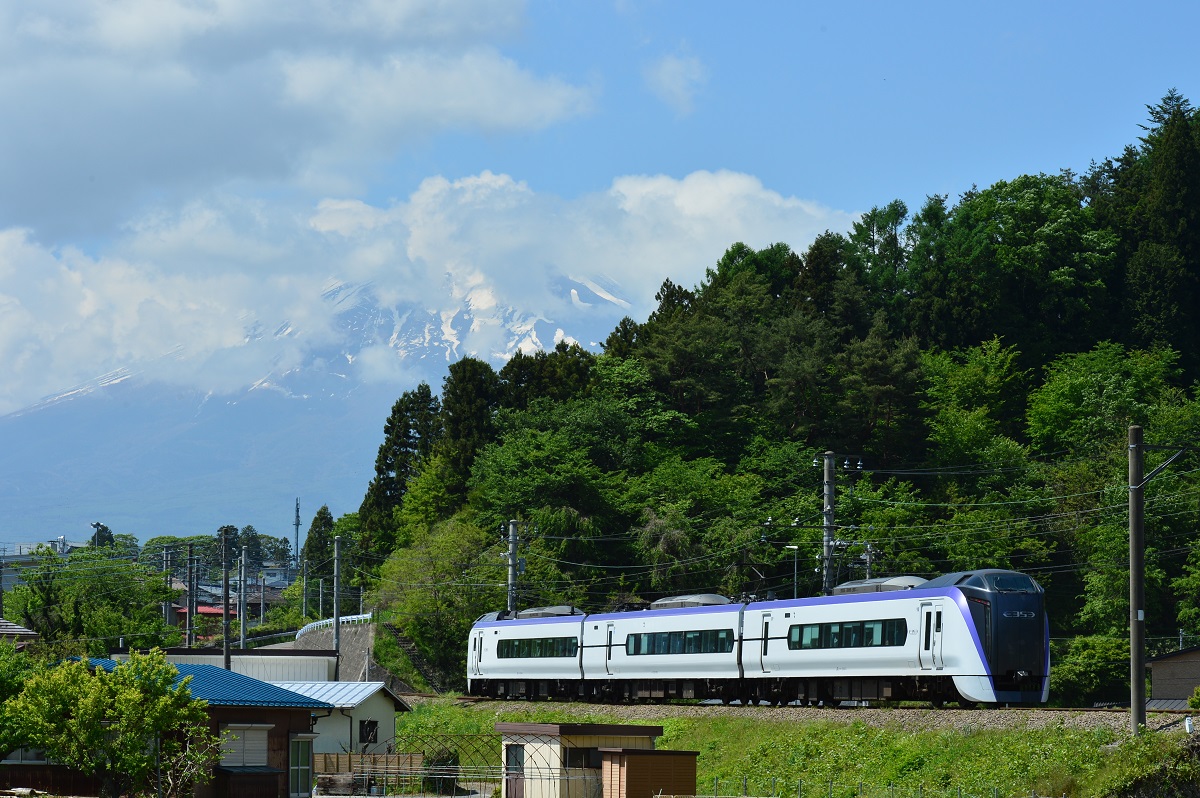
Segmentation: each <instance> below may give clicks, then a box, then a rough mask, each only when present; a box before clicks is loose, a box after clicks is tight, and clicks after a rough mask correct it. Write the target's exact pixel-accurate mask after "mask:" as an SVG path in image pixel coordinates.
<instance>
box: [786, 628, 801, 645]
mask: <svg viewBox="0 0 1200 798" xmlns="http://www.w3.org/2000/svg"><path fill="white" fill-rule="evenodd" d="M799 648H800V626H799V625H798V624H793V625H792V626H789V627H788V649H789V650H790V651H796V650H798V649H799Z"/></svg>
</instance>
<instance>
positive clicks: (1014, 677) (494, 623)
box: [467, 570, 1050, 704]
mask: <svg viewBox="0 0 1200 798" xmlns="http://www.w3.org/2000/svg"><path fill="white" fill-rule="evenodd" d="M1048 635H1049V627H1048V623H1047V620H1046V615H1045V608H1044V601H1043V594H1042V590H1041V587H1040V586H1039V585H1038V584H1037V583H1036V582H1035V581H1034V580H1033V579H1031V578H1030V577H1028V576H1026V575H1024V574H1020V573H1017V572H1013V571H1001V570H980V571H968V572H962V573H956V574H948V575H946V576H943V577H938V578H937V579H934V580H931V581H928V582H925V581H924V580H921V579H919V578H916V577H903V578H898V579H897V578H893V579H891V580H872V581H871V582H862V583H854V584H853V585H847V586H839V588H838V589H837V590H835V595H833V596H828V597H819V598H806V599H790V600H770V601H750V602H730V601H729V600H728V599H725V598H723V597H721V596H715V595H711V594H703V595H696V596H682V597H676V598H671V599H664V600H660V601H659V602H655V604H653V605H651V606H650V608H649V609H641V610H632V611H626V612H609V613H600V614H593V615H583V614H581V613H580V612H579V611H578V610H576V609H574V608H566V607H558V608H541V609H538V610H527V611H524V612H522V613H515V614H514V615H513V616H511V617H508V616H506V615H505V614H503V613H491V614H489V615H485V616H483V617H482V618H480V619H479V621H478V622H476V625H475V627H474V628H473V629H472V631H471V638H470V641H469V643H468V669H467V670H468V674H467V676H468V690H469V692H471V693H472V694H478V695H489V696H515V697H531V698H532V697H541V696H546V697H553V696H562V697H572V698H591V699H602V700H623V699H665V698H720V699H723V700H726V701H730V700H740V701H744V702H745V701H768V702H773V703H785V702H793V701H802V702H838V701H872V700H876V701H877V700H900V699H921V700H928V701H931V702H933V703H935V704H940V703H942V702H944V701H954V700H957V701H959V702H960V703H964V704H973V703H980V702H982V703H1001V702H1004V703H1037V702H1044V701H1046V700H1047V698H1048V691H1049V666H1050V662H1049V640H1048Z"/></svg>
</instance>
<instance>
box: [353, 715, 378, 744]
mask: <svg viewBox="0 0 1200 798" xmlns="http://www.w3.org/2000/svg"><path fill="white" fill-rule="evenodd" d="M358 742H359V745H373V744H375V743H377V742H379V721H377V720H360V721H359V722H358Z"/></svg>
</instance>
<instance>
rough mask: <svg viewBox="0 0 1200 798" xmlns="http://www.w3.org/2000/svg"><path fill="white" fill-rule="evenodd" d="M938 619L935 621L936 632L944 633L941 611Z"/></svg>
mask: <svg viewBox="0 0 1200 798" xmlns="http://www.w3.org/2000/svg"><path fill="white" fill-rule="evenodd" d="M936 618H937V620H936V621H934V631H936V632H940V631H942V611H941V610H938V611H937V616H936Z"/></svg>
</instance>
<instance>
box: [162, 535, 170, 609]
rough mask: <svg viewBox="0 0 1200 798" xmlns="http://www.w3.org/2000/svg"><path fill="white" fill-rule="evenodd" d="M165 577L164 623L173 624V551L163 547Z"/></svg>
mask: <svg viewBox="0 0 1200 798" xmlns="http://www.w3.org/2000/svg"><path fill="white" fill-rule="evenodd" d="M163 577H164V578H165V580H166V583H167V593H168V596H167V598H164V599H163V623H167V624H169V623H170V622H171V598H170V595H169V594H170V592H171V550H170V549H169V548H167V547H166V546H163Z"/></svg>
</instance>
